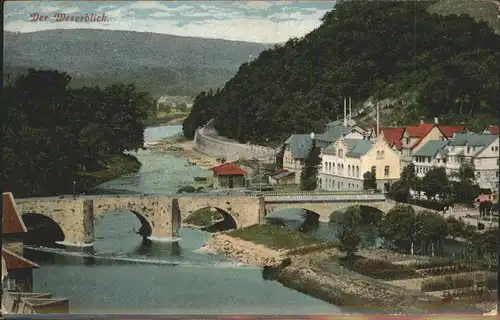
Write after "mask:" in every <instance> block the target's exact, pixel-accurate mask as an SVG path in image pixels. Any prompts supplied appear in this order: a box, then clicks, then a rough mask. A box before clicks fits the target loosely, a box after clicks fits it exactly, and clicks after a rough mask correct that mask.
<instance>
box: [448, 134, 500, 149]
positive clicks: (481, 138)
mask: <svg viewBox="0 0 500 320" xmlns="http://www.w3.org/2000/svg"><path fill="white" fill-rule="evenodd" d="M495 139H498V135H495V134H491V133H481V134H479V133H473V132H460V133H455V135H454V136H453V139H451V144H450V145H452V146H459V147H460V146H466V145H467V146H474V147H485V146H488V145H489V144H490V143H492V142H493V141H494V140H495Z"/></svg>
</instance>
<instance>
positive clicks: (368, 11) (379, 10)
mask: <svg viewBox="0 0 500 320" xmlns="http://www.w3.org/2000/svg"><path fill="white" fill-rule="evenodd" d="M433 3H435V2H428V3H423V2H403V1H401V2H388V1H341V2H338V3H337V5H336V6H335V9H334V10H332V11H331V12H328V13H327V14H326V15H325V16H324V17H323V19H322V22H323V23H322V25H321V26H320V27H319V28H318V29H316V30H314V31H312V32H311V33H309V34H308V35H306V36H305V37H303V38H301V39H290V40H289V41H288V42H287V43H286V44H285V45H283V46H278V45H277V46H275V47H274V48H273V49H269V50H266V51H264V52H262V53H261V54H260V55H259V57H258V58H257V59H256V60H254V61H252V62H250V63H244V64H242V65H241V66H240V69H239V70H238V73H237V74H236V75H235V76H234V77H233V78H232V79H231V80H229V81H228V82H227V83H226V85H225V86H224V88H223V89H221V90H218V91H216V92H212V91H208V92H201V93H200V94H199V95H198V96H197V97H196V99H195V103H194V106H193V109H192V112H191V114H190V115H189V117H188V118H187V119H186V120H185V122H184V125H183V129H184V134H185V136H186V137H188V138H192V137H193V134H194V130H195V128H197V127H198V126H201V125H203V124H205V123H206V122H207V121H208V120H209V119H210V118H215V119H216V124H215V126H216V129H217V130H218V131H219V133H220V134H222V135H225V136H227V137H230V138H236V139H238V140H240V141H243V142H247V141H251V142H256V143H263V142H264V141H266V140H270V141H276V142H278V141H280V142H282V141H283V140H284V139H286V137H287V136H288V135H289V134H291V133H294V132H295V133H308V132H311V131H315V132H319V131H322V130H323V129H324V125H325V123H326V122H327V121H329V120H332V119H336V118H337V116H339V115H341V112H342V110H341V109H342V108H341V101H342V98H343V97H345V96H351V97H352V98H353V102H354V103H360V102H362V101H365V100H366V99H368V98H370V97H373V98H376V99H382V98H386V97H392V98H397V100H398V101H397V103H396V104H398V106H397V107H396V106H395V109H397V110H395V112H394V119H393V120H392V121H393V122H395V123H411V122H415V121H418V119H420V118H421V117H423V118H432V117H435V116H439V117H442V118H447V117H452V118H453V117H455V118H460V117H461V118H463V119H465V120H468V119H471V118H475V117H479V116H484V115H489V118H490V119H491V118H492V117H493V115H494V114H495V113H496V110H497V108H498V106H499V103H500V63H498V62H499V61H500V54H499V50H500V37H499V36H498V35H495V33H494V31H493V30H492V29H491V28H490V27H489V26H488V25H487V24H486V23H485V22H477V21H475V20H474V19H473V18H471V17H469V16H465V15H461V16H457V15H448V16H441V15H438V14H432V13H430V12H429V5H431V4H433ZM318 70H319V72H318ZM397 111H399V112H397Z"/></svg>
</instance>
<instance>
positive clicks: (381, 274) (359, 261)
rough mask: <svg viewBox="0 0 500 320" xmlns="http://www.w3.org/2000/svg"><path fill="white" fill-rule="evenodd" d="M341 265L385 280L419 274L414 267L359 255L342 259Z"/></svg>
mask: <svg viewBox="0 0 500 320" xmlns="http://www.w3.org/2000/svg"><path fill="white" fill-rule="evenodd" d="M341 265H342V266H344V267H346V268H348V269H349V270H351V271H354V272H357V273H360V274H362V275H364V276H367V277H372V278H377V279H383V280H398V279H407V278H413V277H416V276H418V275H417V273H416V272H415V269H414V268H412V267H409V266H405V265H396V264H392V263H390V262H387V261H384V260H374V259H367V258H362V257H357V258H356V259H354V260H345V259H344V260H341Z"/></svg>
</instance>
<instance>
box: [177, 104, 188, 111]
mask: <svg viewBox="0 0 500 320" xmlns="http://www.w3.org/2000/svg"><path fill="white" fill-rule="evenodd" d="M175 108H176V109H177V111H179V112H187V111H188V107H187V104H186V103H185V102H181V103H178V104H177V105H176V106H175Z"/></svg>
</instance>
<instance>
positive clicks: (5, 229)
mask: <svg viewBox="0 0 500 320" xmlns="http://www.w3.org/2000/svg"><path fill="white" fill-rule="evenodd" d="M21 232H27V230H26V226H25V225H24V222H23V219H22V218H21V215H20V214H19V212H18V211H17V208H16V202H15V200H14V196H13V195H12V193H10V192H4V193H3V194H2V234H8V233H21Z"/></svg>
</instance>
